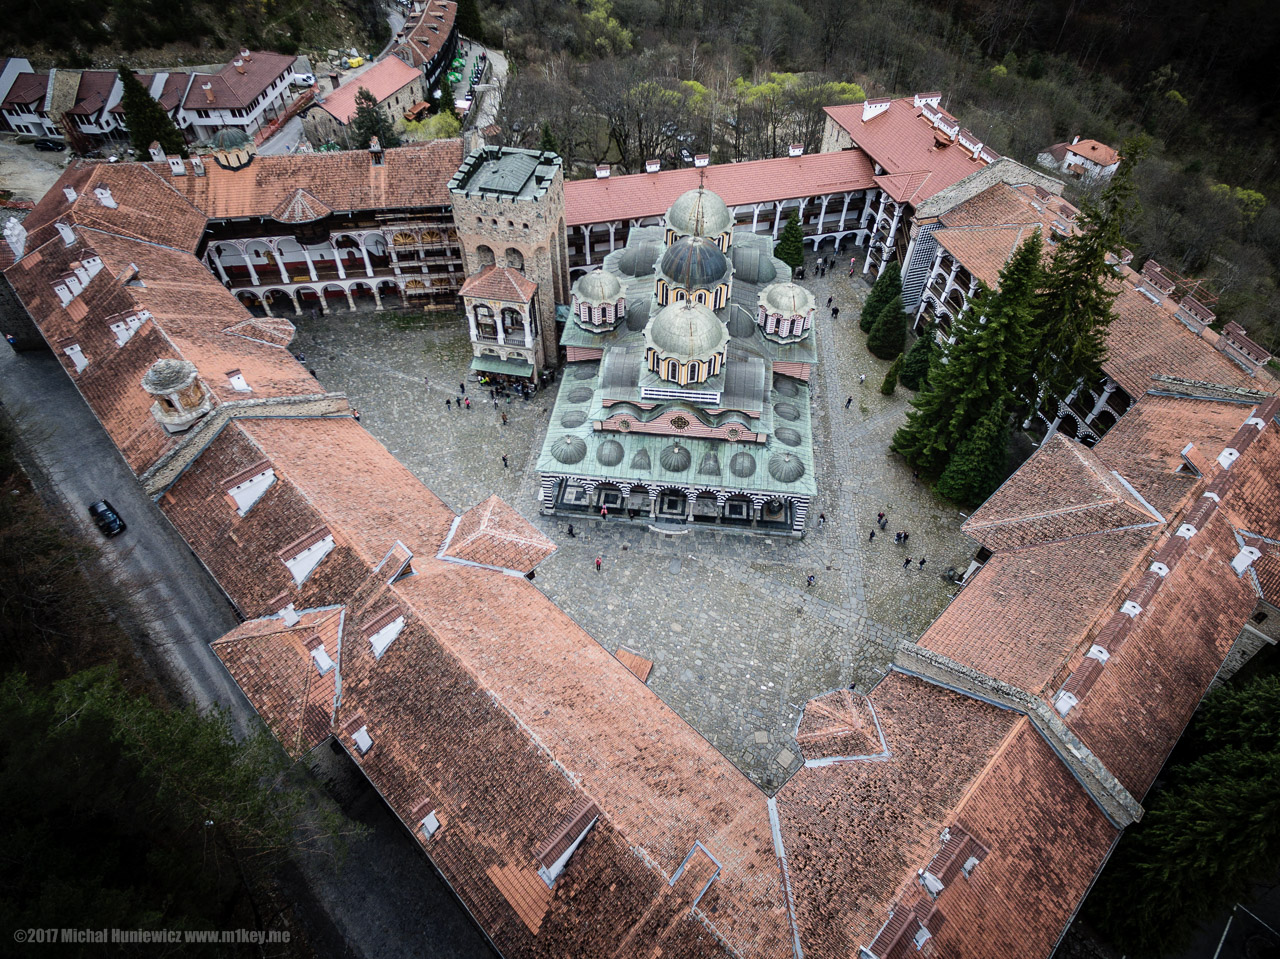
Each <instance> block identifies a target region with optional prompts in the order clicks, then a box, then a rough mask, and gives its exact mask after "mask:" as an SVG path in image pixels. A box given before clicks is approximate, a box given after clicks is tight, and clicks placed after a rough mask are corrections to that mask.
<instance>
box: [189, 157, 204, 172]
mask: <svg viewBox="0 0 1280 959" xmlns="http://www.w3.org/2000/svg"><path fill="white" fill-rule="evenodd" d="M191 172H192V173H194V174H195V175H196V176H204V158H203V157H198V156H194V157H192V158H191Z"/></svg>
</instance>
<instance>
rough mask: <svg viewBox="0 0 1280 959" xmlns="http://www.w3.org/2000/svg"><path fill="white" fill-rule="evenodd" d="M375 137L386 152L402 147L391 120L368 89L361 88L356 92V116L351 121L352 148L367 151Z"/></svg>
mask: <svg viewBox="0 0 1280 959" xmlns="http://www.w3.org/2000/svg"><path fill="white" fill-rule="evenodd" d="M374 137H377V138H378V143H380V144H381V145H382V148H383V149H384V150H390V149H391V148H392V147H398V146H399V145H400V137H399V136H397V135H396V131H395V128H394V127H392V125H391V120H390V119H389V118H388V117H387V115H386V114H385V113H383V112H382V110H380V109H379V108H378V101H377V100H376V99H374V96H373V94H372V93H370V92H369V90H368V88H367V87H361V88H360V89H359V90H358V91H356V115H355V116H354V117H353V118H352V120H351V148H352V149H353V150H367V149H368V148H369V141H370V140H372V139H373V138H374Z"/></svg>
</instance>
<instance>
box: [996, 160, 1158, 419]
mask: <svg viewBox="0 0 1280 959" xmlns="http://www.w3.org/2000/svg"><path fill="white" fill-rule="evenodd" d="M1134 149H1135V152H1140V150H1139V148H1137V147H1136V146H1135V147H1134ZM1132 169H1133V158H1132V157H1128V156H1126V158H1125V159H1124V161H1123V162H1121V164H1120V169H1119V170H1117V171H1116V173H1115V175H1114V176H1113V177H1112V178H1111V182H1110V183H1109V184H1108V185H1107V188H1106V190H1104V191H1103V193H1102V196H1101V198H1100V200H1099V202H1098V203H1097V204H1096V205H1094V204H1090V203H1086V204H1084V208H1083V210H1082V211H1081V214H1080V218H1079V220H1078V225H1079V227H1080V232H1079V233H1077V234H1076V235H1073V236H1069V237H1065V238H1064V239H1062V240H1061V241H1060V242H1059V243H1058V246H1057V247H1056V248H1055V249H1054V251H1053V256H1052V258H1051V259H1050V262H1049V267H1048V270H1047V271H1046V274H1045V279H1044V287H1043V289H1044V295H1043V297H1042V298H1041V302H1040V307H1039V311H1038V316H1037V318H1036V322H1035V329H1036V331H1037V336H1036V341H1035V343H1034V351H1033V352H1034V355H1035V357H1036V363H1035V367H1034V369H1033V370H1032V371H1031V372H1032V373H1033V374H1034V382H1032V381H1031V378H1030V377H1028V379H1027V380H1026V381H1025V382H1024V383H1022V384H1020V385H1019V387H1018V389H1017V392H1018V394H1019V395H1020V398H1022V399H1023V400H1024V401H1025V402H1026V403H1027V404H1028V405H1029V406H1030V407H1032V408H1034V406H1035V405H1036V403H1037V402H1038V401H1039V400H1040V398H1043V397H1055V398H1057V399H1065V398H1066V397H1067V396H1068V395H1069V394H1070V393H1071V391H1072V390H1073V389H1075V388H1076V384H1077V383H1079V382H1080V381H1081V380H1083V381H1085V382H1086V383H1089V382H1092V381H1093V380H1095V379H1097V377H1098V375H1099V367H1100V365H1101V363H1102V360H1103V358H1104V356H1105V354H1106V340H1107V327H1108V326H1110V324H1111V320H1112V318H1113V314H1112V312H1111V304H1112V302H1113V301H1114V300H1115V298H1116V293H1117V291H1118V290H1117V284H1116V282H1115V279H1116V278H1115V272H1114V271H1113V270H1112V268H1111V266H1110V265H1109V264H1108V263H1107V254H1108V253H1114V254H1118V253H1119V251H1120V249H1121V248H1122V247H1123V245H1124V233H1125V228H1126V227H1127V225H1128V223H1129V221H1130V220H1131V219H1132V217H1133V216H1134V214H1135V213H1136V207H1135V203H1134V199H1133V194H1134V187H1133V176H1132Z"/></svg>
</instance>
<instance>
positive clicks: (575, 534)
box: [569, 523, 578, 539]
mask: <svg viewBox="0 0 1280 959" xmlns="http://www.w3.org/2000/svg"><path fill="white" fill-rule="evenodd" d="M569 538H570V539H577V538H578V534H577V533H575V532H574V531H573V524H572V523H570V524H569Z"/></svg>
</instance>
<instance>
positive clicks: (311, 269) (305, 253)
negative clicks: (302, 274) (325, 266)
mask: <svg viewBox="0 0 1280 959" xmlns="http://www.w3.org/2000/svg"><path fill="white" fill-rule="evenodd" d="M298 245H299V246H302V257H303V259H305V260H306V261H307V272H308V273H310V274H311V282H312V283H315V282H317V281H318V280H319V277H318V276H316V264H315V261H314V260H312V259H311V251H310V250H308V249H307V248H306V247H305V246H303V245H302V244H301V243H299V244H298Z"/></svg>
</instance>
